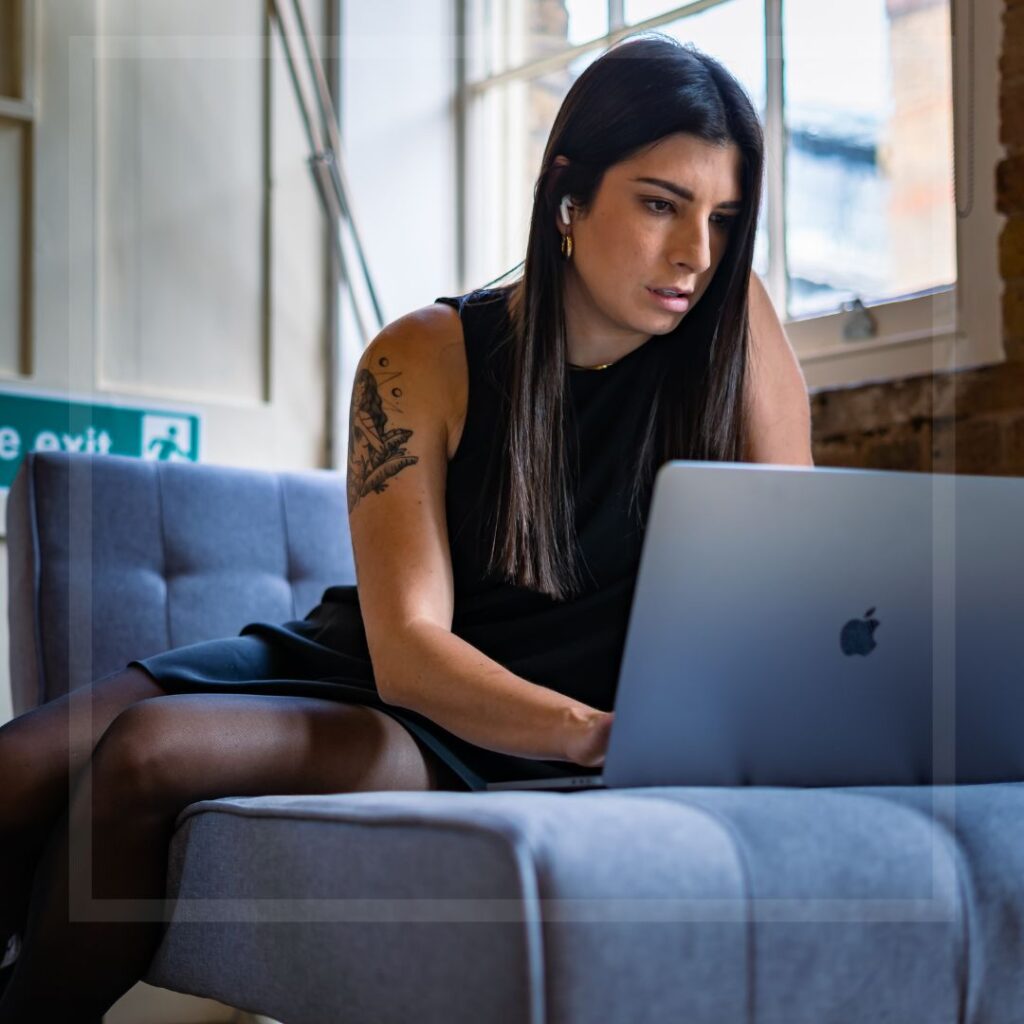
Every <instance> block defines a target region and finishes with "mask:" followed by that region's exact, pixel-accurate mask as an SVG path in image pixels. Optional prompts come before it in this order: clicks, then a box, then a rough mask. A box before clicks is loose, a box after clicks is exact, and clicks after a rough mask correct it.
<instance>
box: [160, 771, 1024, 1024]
mask: <svg viewBox="0 0 1024 1024" xmlns="http://www.w3.org/2000/svg"><path fill="white" fill-rule="evenodd" d="M1022 812H1024V786H1022V785H1020V784H1015V783H1004V784H993V785H980V786H961V787H936V788H934V789H930V788H926V787H920V788H891V787H864V788H849V789H783V788H746V789H726V788H699V789H698V788H677V787H652V788H643V789H630V790H611V791H584V792H579V793H571V794H560V793H516V792H500V793H447V792H430V793H406V792H396V793H354V794H338V795H334V796H308V797H303V796H295V797H281V796H275V797H251V798H228V799H220V800H213V801H203V802H200V803H196V804H193V805H192V806H190V807H189V808H186V809H185V810H184V811H183V812H182V815H181V816H180V818H179V823H178V824H179V827H178V830H177V832H176V834H175V838H174V841H173V844H172V850H171V860H170V873H169V874H170V877H169V885H170V890H169V891H170V892H171V893H172V894H174V895H175V896H176V897H178V898H179V900H180V901H181V902H178V903H177V906H176V908H175V913H174V919H173V923H172V924H171V926H170V927H169V929H168V931H167V933H166V934H165V937H164V941H163V943H162V945H161V948H160V950H159V951H158V953H157V956H156V958H155V959H154V962H153V965H152V967H151V969H150V974H149V976H148V978H147V980H149V981H152V982H153V983H155V984H161V981H162V980H163V979H167V980H168V981H170V980H171V979H173V983H174V987H175V988H178V989H183V990H185V991H192V992H197V993H200V992H201V993H203V994H206V995H213V996H214V997H215V998H220V999H222V1000H224V1001H225V1002H228V1003H230V1004H232V1005H235V1006H240V1007H243V1008H244V1007H247V1006H259V1007H261V1008H262V1010H263V1012H271V1013H276V1014H278V1015H279V1017H280V1019H283V1020H286V1021H288V1022H302V1021H310V1022H312V1021H318V1020H326V1019H338V1020H345V1021H346V1024H356V1022H363V1021H365V1022H370V1021H373V1022H374V1024H384V1022H395V1024H397V1022H399V1021H407V1020H410V1019H416V1020H418V1021H423V1022H435V1021H436V1022H437V1024H441V1022H445V1024H455V1022H460V1021H467V1022H468V1021H479V1020H485V1019H486V1020H489V1021H508V1022H532V1024H539V1022H542V1021H543V1022H547V1024H556V1022H557V1024H568V1022H580V1024H583V1022H592V1021H598V1020H600V1021H602V1022H619V1021H621V1022H623V1024H625V1022H629V1024H640V1022H645V1021H651V1022H654V1021H658V1022H661V1021H665V1020H685V1021H688V1022H693V1024H696V1022H707V1024H722V1022H725V1021H753V1020H754V1019H756V1020H757V1021H758V1022H759V1024H766V1022H778V1024H782V1022H785V1024H801V1022H808V1024H811V1022H814V1024H827V1022H836V1024H854V1022H858V1021H865V1022H867V1021H871V1022H876V1021H879V1020H891V1021H898V1022H910V1021H914V1022H917V1021H922V1022H923V1021H927V1022H928V1024H942V1022H946V1021H948V1022H950V1024H954V1022H956V1021H959V1020H963V1019H970V1020H972V1021H978V1022H992V1024H995V1022H997V1021H998V1022H1000V1024H1005V1022H1007V1021H1010V1020H1012V1019H1013V1017H1012V1015H1011V1014H1009V1012H1008V1009H1007V1008H1008V1007H1014V1006H1017V1007H1019V1006H1022V1005H1024V975H1022V972H1020V970H1019V962H1020V955H1021V935H1022V934H1024V920H1022V910H1024V894H1022V890H1021V887H1020V884H1019V879H1020V878H1021V877H1024V844H1022V843H1021V842H1020V841H1019V839H1020V831H1021V829H1022V828H1024V826H1020V825H1017V826H1015V825H1014V824H1013V822H1015V821H1024V813H1022ZM307 901H308V902H307ZM329 922H334V924H333V926H332V925H331V924H330V923H329ZM339 922H340V923H339ZM328 936H329V937H330V941H327V940H328ZM228 964H229V965H230V969H225V967H226V966H227V965H228ZM268 1008H269V1011H268ZM965 1013H966V1017H965V1016H964V1015H965Z"/></svg>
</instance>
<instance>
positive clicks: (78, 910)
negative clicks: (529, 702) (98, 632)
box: [67, 36, 965, 927]
mask: <svg viewBox="0 0 1024 1024" xmlns="http://www.w3.org/2000/svg"><path fill="white" fill-rule="evenodd" d="M385 42H386V37H382V45H384V44H385ZM98 43H99V40H98V39H97V37H95V36H73V37H72V38H71V40H70V47H69V54H68V60H69V80H68V88H69V95H68V103H69V112H70V117H69V124H68V133H69V138H68V143H69V147H68V152H69V172H68V173H69V178H68V218H69V223H68V239H69V242H68V245H69V249H68V252H67V259H68V266H69V293H68V304H69V314H70V324H71V337H70V339H69V366H68V371H69V375H68V379H69V383H70V386H71V388H72V389H73V390H75V391H76V392H78V393H88V392H89V390H90V387H91V382H92V373H93V349H94V344H95V336H94V332H93V326H92V324H91V323H90V322H89V320H88V317H85V318H83V317H82V316H81V314H82V312H83V311H87V310H89V309H90V303H89V294H90V290H91V288H92V261H91V260H90V259H89V258H88V252H87V249H88V245H89V241H88V240H89V239H90V238H92V218H93V215H94V190H93V178H94V146H93V131H94V125H95V124H96V114H97V111H96V81H97V77H98V76H97V67H98V62H99V61H100V60H102V59H103V48H102V47H101V46H100V45H98ZM186 43H189V44H190V45H192V46H193V47H194V50H193V52H194V53H195V55H196V56H197V58H202V59H210V58H211V57H212V58H216V57H217V56H218V53H221V54H222V55H223V56H224V57H225V58H228V57H230V58H232V59H237V57H238V56H239V52H240V49H244V50H245V51H246V52H247V54H251V56H253V57H254V58H260V59H265V57H264V54H263V41H262V39H240V38H234V37H218V39H216V40H214V39H195V40H186V39H183V38H167V37H162V38H161V39H159V40H156V39H147V38H143V37H139V38H138V39H137V40H130V39H126V38H124V37H120V38H119V40H118V46H119V51H118V52H119V53H120V55H122V56H124V55H125V53H126V52H127V50H126V48H128V47H136V46H137V48H138V52H139V56H140V57H143V56H146V55H151V56H152V57H153V58H154V59H159V47H160V46H161V45H166V44H170V45H173V46H174V47H175V53H176V54H177V55H180V54H181V53H182V52H189V51H188V50H187V49H185V44H186ZM218 48H223V49H222V50H219V49H218ZM325 52H330V51H325ZM74 480H75V481H76V483H75V489H74V491H73V493H72V494H71V495H70V501H71V506H72V509H73V510H74V512H73V514H72V515H71V516H70V537H69V548H70V553H71V558H72V560H78V561H79V562H80V564H82V565H83V566H84V568H83V570H82V571H81V572H80V573H78V574H77V578H78V579H79V580H82V579H83V578H84V579H87V580H88V579H91V576H92V549H91V543H92V541H91V534H92V520H91V508H92V502H91V497H92V484H91V481H89V480H83V479H82V478H80V477H78V476H76V477H75V478H74ZM952 484H953V481H952V479H949V478H945V477H936V478H935V489H934V494H935V502H934V509H935V522H936V524H937V525H936V533H935V536H936V568H937V571H936V573H935V580H936V584H935V595H934V596H935V608H936V610H937V614H939V615H940V616H943V617H946V616H948V615H949V614H950V613H951V611H952V610H953V609H952V604H951V599H952V597H953V591H952V590H950V583H951V582H952V575H951V573H952V567H953V566H954V565H955V562H954V557H953V556H954V551H953V549H952V539H953V536H954V534H953V532H952V526H953V518H952V517H953V513H954V509H955V503H954V501H953V497H954V495H953V490H952ZM940 569H941V571H939V570H940ZM89 589H90V588H88V587H86V588H84V590H86V591H88V590H89ZM69 600H71V601H73V602H75V604H76V615H75V620H76V621H77V622H79V623H83V622H90V621H91V618H90V613H91V594H90V593H88V592H86V593H81V592H75V593H70V594H69ZM943 621H945V618H944V619H943ZM949 632H950V631H947V634H949ZM935 642H936V650H935V656H936V658H935V663H936V664H939V665H942V664H946V665H952V664H953V662H951V661H949V660H948V656H949V652H948V645H949V643H951V642H952V640H951V637H950V635H946V636H944V637H943V636H939V637H937V639H936V641H935ZM69 646H70V649H71V650H70V652H69V653H70V654H71V655H72V656H73V657H74V658H76V659H82V658H84V659H86V660H87V661H88V662H89V663H90V664H91V662H92V639H91V630H89V629H80V630H79V631H78V632H75V633H73V634H72V635H70V636H69ZM952 683H953V680H952V678H951V675H950V674H949V673H945V674H943V675H942V677H941V678H936V681H935V685H936V691H935V693H936V701H935V708H936V712H935V714H936V718H935V725H936V728H935V734H934V735H935V744H936V746H935V749H936V752H937V755H938V757H939V759H940V761H942V763H948V762H949V760H950V758H951V756H952V748H951V746H950V744H949V737H950V732H949V727H950V725H951V722H952V719H951V715H952V713H953V704H952V701H951V700H950V699H949V698H950V696H951V693H952V690H951V686H952ZM87 694H88V691H86V690H84V689H80V690H76V691H73V693H72V699H71V701H70V702H69V707H71V708H76V709H79V713H75V714H71V715H70V723H69V724H70V727H71V728H72V729H74V733H73V734H72V735H71V743H72V744H73V745H75V746H78V745H81V744H82V743H83V742H84V743H89V742H90V737H91V722H90V718H91V702H90V701H89V699H88V695H87ZM85 704H88V705H89V707H90V712H88V713H82V712H83V711H84V708H82V707H80V706H82V705H85ZM76 723H77V724H78V727H77V728H75V726H76ZM86 730H88V732H86ZM76 782H77V783H79V784H80V785H81V786H82V787H83V788H85V790H86V791H87V793H88V796H87V799H89V800H91V798H92V791H91V785H92V779H91V770H90V769H89V766H87V767H86V770H84V771H83V772H82V774H81V776H80V778H79V779H71V778H69V780H68V783H69V798H70V796H71V794H72V793H73V792H74V793H77V789H76V788H75V785H74V784H75V783H76ZM930 788H931V790H932V794H931V795H932V806H933V814H934V817H933V820H932V822H931V826H932V827H931V843H932V847H931V858H930V861H931V872H932V879H931V886H930V888H929V889H928V890H927V891H929V892H930V893H931V895H930V897H928V898H922V897H920V895H914V896H912V897H908V898H907V899H860V898H857V899H848V898H835V899H831V898H828V899H826V898H810V899H799V898H794V899H776V898H762V897H758V896H756V895H754V894H752V893H751V892H750V888H749V886H750V875H749V871H748V870H747V868H746V867H745V865H744V864H743V863H742V861H743V856H742V847H741V846H740V845H739V844H738V843H737V842H735V837H734V850H735V852H736V855H737V860H738V861H739V862H740V863H739V864H738V870H739V871H740V875H739V877H740V879H741V882H742V886H741V887H742V888H744V889H745V891H744V892H743V893H742V894H741V895H738V896H736V897H735V898H729V899H691V898H687V899H657V898H655V899H650V898H643V899H636V898H625V899H617V898H605V897H601V898H594V899H576V898H574V899H561V898H559V899H546V898H540V896H539V893H538V882H537V879H536V877H535V871H534V867H533V863H532V860H531V859H530V858H529V857H528V854H529V851H528V850H525V849H524V844H522V843H521V842H516V841H514V837H508V836H506V839H507V840H508V842H509V846H510V850H511V853H512V855H513V856H514V857H516V858H517V859H518V861H519V877H520V879H521V880H522V885H523V891H522V899H520V898H516V899H498V900H480V899H475V898H469V899H454V900H452V899H441V900H435V899H429V898H411V899H365V900H364V899H358V900H356V899H226V900H220V899H215V900H214V899H193V900H186V899H179V900H168V899H165V898H161V899H110V898H96V897H94V896H93V894H92V886H91V878H92V870H91V869H92V836H91V830H88V831H89V833H90V834H88V835H84V836H82V835H72V836H70V844H71V846H70V851H71V852H70V864H69V870H70V871H71V874H70V878H71V889H70V893H69V896H70V902H69V912H70V914H71V915H72V916H71V919H72V920H75V921H85V920H88V921H111V920H116V921H165V922H166V921H170V920H171V919H172V918H173V919H174V920H183V921H185V920H187V921H199V920H204V921H220V922H226V921H254V920H258V921H272V920H273V921H291V922H312V921H353V920H357V921H378V922H382V921H394V922H411V921H420V922H422V921H433V922H442V921H474V922H500V921H525V922H526V923H528V924H532V925H535V924H536V922H535V921H534V920H533V915H534V912H535V911H536V910H538V909H539V911H540V913H541V915H542V918H543V920H545V921H579V922H582V921H598V922H607V923H611V922H623V921H634V922H635V921H644V922H670V921H675V922H684V921H707V922H745V923H748V924H753V923H757V922H767V921H774V922H781V921H787V922H797V921H802V922H806V921H817V922H834V923H841V922H852V921H857V922H940V921H941V922H950V921H954V922H955V921H961V920H962V915H963V914H964V913H965V911H964V908H963V905H962V900H961V901H960V903H959V904H958V905H954V904H956V900H952V901H951V900H950V898H949V892H950V871H951V869H952V870H954V871H956V872H959V871H960V865H959V862H958V861H957V860H956V857H954V860H953V862H951V860H950V830H951V829H952V828H953V825H952V820H953V812H954V810H955V792H954V788H953V787H949V786H935V787H930ZM502 795H503V794H487V797H486V798H487V799H488V800H489V801H493V803H494V806H495V808H497V807H498V806H499V802H500V797H501V796H502ZM346 796H348V795H346ZM350 796H351V798H352V801H353V804H354V805H358V804H359V803H360V795H359V794H351V795H350ZM422 796H423V798H424V799H425V800H427V801H430V800H436V801H437V802H438V805H439V808H440V806H441V805H442V803H443V802H445V801H448V802H450V801H451V800H453V799H456V800H457V799H460V798H461V795H460V794H456V795H453V794H451V793H437V794H430V793H427V794H422ZM469 797H470V798H474V799H479V795H477V794H471V795H469ZM551 798H552V795H551V794H548V795H544V796H541V797H539V799H551ZM572 798H573V797H572V796H566V797H565V799H572ZM354 810H355V808H354ZM704 813H706V812H704ZM397 817H399V816H395V818H396V819H397ZM480 821H481V826H482V827H483V826H490V827H492V828H493V829H494V830H495V831H497V830H498V829H499V828H500V823H499V822H498V821H497V820H492V819H487V818H486V817H485V816H481V819H480ZM438 824H439V826H441V827H444V826H445V823H444V820H443V815H441V814H439V815H438ZM720 824H721V825H722V826H723V828H725V829H726V831H730V829H729V828H728V823H726V822H724V820H723V821H721V822H720ZM954 853H955V851H954ZM961 927H963V925H962V924H961Z"/></svg>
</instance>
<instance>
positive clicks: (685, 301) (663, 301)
mask: <svg viewBox="0 0 1024 1024" xmlns="http://www.w3.org/2000/svg"><path fill="white" fill-rule="evenodd" d="M647 292H648V294H649V295H650V296H651V298H653V299H654V301H655V302H657V303H658V305H659V306H661V308H662V309H669V310H671V311H672V312H673V313H685V312H686V311H687V310H688V309H689V308H690V296H689V295H680V296H679V297H678V298H669V296H667V295H660V294H658V292H656V291H654V289H652V288H648V289H647Z"/></svg>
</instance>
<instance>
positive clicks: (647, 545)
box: [488, 461, 1024, 790]
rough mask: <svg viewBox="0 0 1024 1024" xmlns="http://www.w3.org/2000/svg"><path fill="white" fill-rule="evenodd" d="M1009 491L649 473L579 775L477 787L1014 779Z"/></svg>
mask: <svg viewBox="0 0 1024 1024" xmlns="http://www.w3.org/2000/svg"><path fill="white" fill-rule="evenodd" d="M1022 523H1024V478H1019V477H983V476H954V475H950V474H927V473H903V472H890V471H882V470H853V469H826V468H804V467H795V466H775V465H761V464H750V463H723V462H692V461H677V462H669V463H666V464H665V465H663V466H662V467H661V469H660V470H659V472H658V475H657V478H656V480H655V487H654V493H653V497H652V504H651V513H650V519H649V521H648V527H647V532H646V535H645V538H644V547H643V552H642V555H641V559H640V569H639V575H638V578H637V585H636V589H635V591H634V596H633V605H632V609H631V611H630V619H629V628H628V633H627V637H626V645H625V649H624V652H623V659H622V664H621V668H620V673H619V682H618V689H617V692H616V697H615V719H614V722H613V724H612V731H611V737H610V741H609V746H608V751H607V755H606V757H605V763H604V766H603V769H602V770H601V772H600V774H596V773H595V774H591V775H579V776H568V777H562V778H550V779H547V778H545V779H530V780H524V781H521V782H515V781H513V782H500V783H491V784H490V785H489V786H488V789H556V790H572V789H589V788H594V787H627V786H707V785H726V786H739V785H784V786H845V785H915V784H929V783H948V782H989V781H1000V780H1010V779H1024V529H1021V524H1022Z"/></svg>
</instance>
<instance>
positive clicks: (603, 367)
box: [567, 359, 618, 370]
mask: <svg viewBox="0 0 1024 1024" xmlns="http://www.w3.org/2000/svg"><path fill="white" fill-rule="evenodd" d="M617 362H618V360H617V359H616V360H615V361H614V362H611V363H601V365H600V366H577V365H576V364H575V363H569V364H567V365H568V367H569V369H570V370H607V369H608V367H609V366H614V365H615V363H617Z"/></svg>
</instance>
